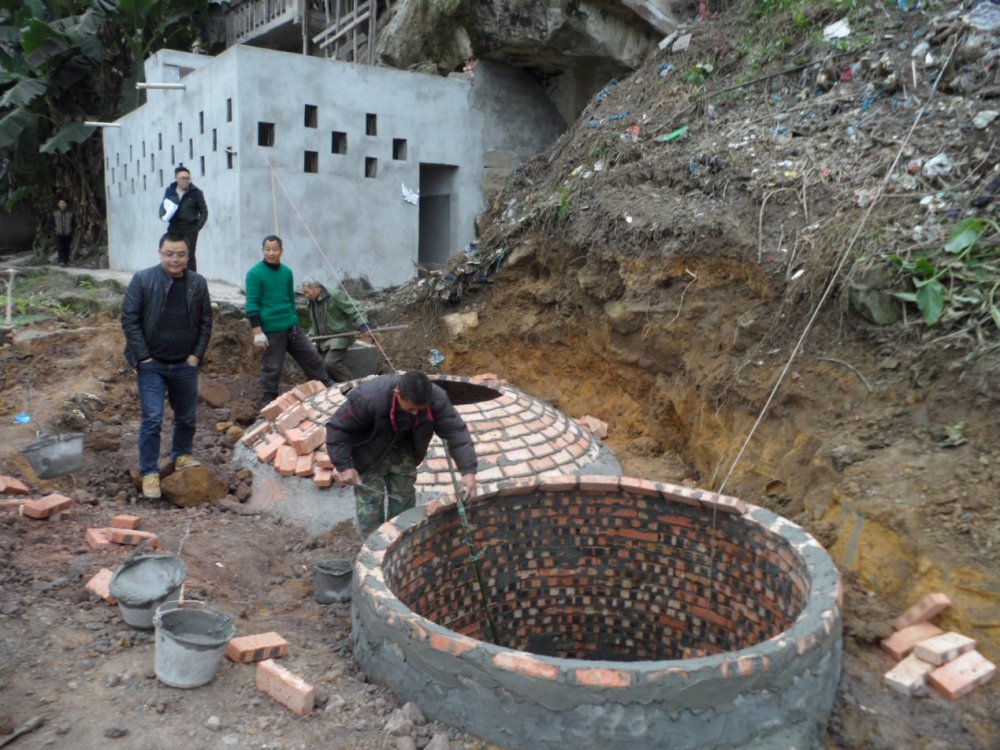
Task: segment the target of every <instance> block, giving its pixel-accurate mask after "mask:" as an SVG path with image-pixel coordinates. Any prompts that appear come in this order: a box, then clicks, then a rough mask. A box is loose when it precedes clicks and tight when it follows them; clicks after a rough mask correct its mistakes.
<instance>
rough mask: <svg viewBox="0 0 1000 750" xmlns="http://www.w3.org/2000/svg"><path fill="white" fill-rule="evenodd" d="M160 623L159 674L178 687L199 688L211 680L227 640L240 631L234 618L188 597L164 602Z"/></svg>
mask: <svg viewBox="0 0 1000 750" xmlns="http://www.w3.org/2000/svg"><path fill="white" fill-rule="evenodd" d="M153 624H154V625H156V654H155V657H154V670H155V671H156V678H157V679H158V680H159V681H160V682H162V683H163V684H164V685H169V686H170V687H175V688H196V687H201V686H202V685H204V684H206V683H208V682H209V681H211V679H212V678H213V677H214V676H215V673H216V672H217V671H218V669H219V662H221V661H222V655H223V654H224V653H225V651H226V644H227V643H229V641H230V639H231V638H232V637H233V636H234V635H236V626H235V625H234V624H233V618H232V617H230V616H229V615H227V614H225V613H224V612H219V611H217V610H214V609H212V608H211V607H209V606H206V605H205V604H203V603H202V602H198V601H193V600H191V599H187V600H185V601H183V602H177V601H170V602H164V603H163V604H161V605H160V606H159V607H158V608H157V610H156V614H155V615H153Z"/></svg>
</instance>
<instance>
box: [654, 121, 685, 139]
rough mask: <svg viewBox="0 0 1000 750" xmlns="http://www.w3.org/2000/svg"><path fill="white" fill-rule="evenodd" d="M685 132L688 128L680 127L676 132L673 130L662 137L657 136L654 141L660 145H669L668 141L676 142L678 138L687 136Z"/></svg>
mask: <svg viewBox="0 0 1000 750" xmlns="http://www.w3.org/2000/svg"><path fill="white" fill-rule="evenodd" d="M687 132H688V126H687V125H682V126H681V127H679V128H677V130H674V131H672V132H670V133H664V134H663V135H661V136H658V137H657V139H656V140H658V141H659V142H660V143H670V141H676V140H677V139H678V138H683V137H684V136H685V135H687Z"/></svg>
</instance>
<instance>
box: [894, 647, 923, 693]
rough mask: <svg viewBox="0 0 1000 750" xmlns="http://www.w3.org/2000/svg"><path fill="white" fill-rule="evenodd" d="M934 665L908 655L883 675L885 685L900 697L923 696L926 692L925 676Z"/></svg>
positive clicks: (913, 655)
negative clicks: (900, 695)
mask: <svg viewBox="0 0 1000 750" xmlns="http://www.w3.org/2000/svg"><path fill="white" fill-rule="evenodd" d="M934 669H935V667H934V665H933V664H931V663H929V662H926V661H924V660H923V659H921V658H919V657H918V656H917V655H916V654H910V655H909V656H907V657H906V658H905V659H903V661H901V662H899V664H897V665H896V666H894V667H893V668H892V669H890V670H889V671H888V672H886V673H885V684H886V685H887V686H888V687H889V688H891V689H892V690H895V691H896V692H897V693H900V694H902V695H923V694H924V693H925V692H926V691H927V675H929V674H930V673H931V672H933V671H934Z"/></svg>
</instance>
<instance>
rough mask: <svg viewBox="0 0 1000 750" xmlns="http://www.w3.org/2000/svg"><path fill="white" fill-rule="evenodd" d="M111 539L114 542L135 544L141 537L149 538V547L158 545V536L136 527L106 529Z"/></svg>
mask: <svg viewBox="0 0 1000 750" xmlns="http://www.w3.org/2000/svg"><path fill="white" fill-rule="evenodd" d="M108 531H109V532H110V537H111V541H112V542H114V543H115V544H131V545H132V546H135V545H137V544H139V543H140V542H142V540H143V539H148V540H149V545H150V546H151V547H159V546H160V538H159V537H158V536H157V535H156V534H154V533H152V532H151V531H139V530H138V529H108Z"/></svg>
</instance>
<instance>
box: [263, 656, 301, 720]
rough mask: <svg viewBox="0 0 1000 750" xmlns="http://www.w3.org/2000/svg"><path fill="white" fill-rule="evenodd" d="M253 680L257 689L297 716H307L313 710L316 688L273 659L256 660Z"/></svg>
mask: <svg viewBox="0 0 1000 750" xmlns="http://www.w3.org/2000/svg"><path fill="white" fill-rule="evenodd" d="M255 682H256V685H257V689H258V690H260V691H262V692H265V693H267V694H268V695H270V696H271V697H272V698H274V699H275V700H276V701H278V703H280V704H281V705H283V706H284V707H285V708H287V709H289V710H290V711H292V712H293V713H296V714H298V715H299V716H307V715H308V714H309V712H310V711H312V710H313V703H314V701H315V700H316V688H314V687H313V686H312V685H310V684H309V683H308V682H306V681H305V680H303V679H302V678H301V677H299V676H298V675H296V674H293V673H292V672H289V671H288V670H287V669H285V668H284V667H283V666H281V665H280V664H278V663H277V662H275V661H274V660H273V659H265V660H264V661H262V662H258V664H257V673H256V676H255Z"/></svg>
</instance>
